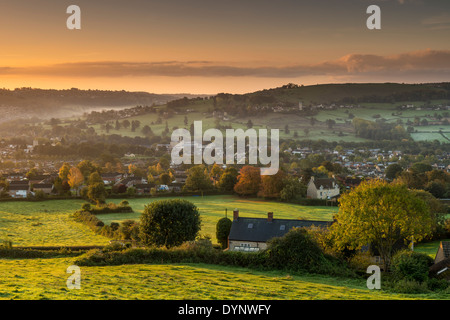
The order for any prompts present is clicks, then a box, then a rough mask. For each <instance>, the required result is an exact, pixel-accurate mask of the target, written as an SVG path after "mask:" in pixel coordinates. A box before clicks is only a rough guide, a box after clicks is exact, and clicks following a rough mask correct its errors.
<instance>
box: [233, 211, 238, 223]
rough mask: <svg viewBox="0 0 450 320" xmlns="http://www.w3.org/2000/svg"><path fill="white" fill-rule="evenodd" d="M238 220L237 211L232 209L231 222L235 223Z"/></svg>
mask: <svg viewBox="0 0 450 320" xmlns="http://www.w3.org/2000/svg"><path fill="white" fill-rule="evenodd" d="M238 219H239V210H238V209H234V211H233V221H237V220H238Z"/></svg>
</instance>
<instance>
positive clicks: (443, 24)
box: [421, 13, 450, 30]
mask: <svg viewBox="0 0 450 320" xmlns="http://www.w3.org/2000/svg"><path fill="white" fill-rule="evenodd" d="M421 23H422V25H424V26H426V27H428V28H429V29H431V30H443V29H450V13H443V14H440V15H436V16H432V17H429V18H426V19H423V20H422V21H421Z"/></svg>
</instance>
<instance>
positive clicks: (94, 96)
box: [0, 88, 199, 120]
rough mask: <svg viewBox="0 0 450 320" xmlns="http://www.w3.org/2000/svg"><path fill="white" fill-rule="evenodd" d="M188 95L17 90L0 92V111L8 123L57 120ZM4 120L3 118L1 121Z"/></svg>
mask: <svg viewBox="0 0 450 320" xmlns="http://www.w3.org/2000/svg"><path fill="white" fill-rule="evenodd" d="M198 96H199V95H190V94H153V93H147V92H128V91H106V90H79V89H76V88H72V89H67V90H52V89H48V90H47V89H33V88H19V89H14V90H8V89H0V110H1V111H2V113H3V114H6V115H7V116H6V118H7V119H8V120H11V119H17V118H21V117H25V118H26V117H28V118H29V117H33V116H36V117H39V118H42V117H44V118H48V117H61V116H64V115H65V116H67V115H68V114H69V115H70V114H81V113H83V112H85V111H90V110H92V109H96V108H108V107H111V108H114V107H134V106H137V105H143V106H146V105H148V106H151V105H153V104H156V105H159V104H166V103H167V102H169V101H172V100H176V99H181V98H183V97H187V98H194V97H198ZM3 120H4V119H3Z"/></svg>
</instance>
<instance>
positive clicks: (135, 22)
mask: <svg viewBox="0 0 450 320" xmlns="http://www.w3.org/2000/svg"><path fill="white" fill-rule="evenodd" d="M70 5H77V6H79V7H80V10H81V29H80V30H69V29H68V28H67V26H66V21H67V19H68V18H69V17H70V14H67V13H66V10H67V7H69V6H70ZM370 5H378V6H379V7H380V9H381V29H380V30H369V29H368V28H367V26H366V21H367V19H368V18H369V17H370V14H368V13H367V12H366V11H367V8H368V7H369V6H370ZM0 30H1V31H0V49H1V50H0V87H4V88H8V89H14V88H17V87H33V88H54V89H67V88H72V87H76V88H80V89H102V90H128V91H146V92H153V93H194V94H215V93H220V92H227V93H246V92H253V91H257V90H262V89H268V88H274V87H279V86H281V85H284V84H287V83H296V84H303V85H312V84H318V83H348V82H355V83H356V82H404V83H419V82H420V83H423V82H440V81H449V80H450V79H449V75H450V41H449V39H450V37H449V36H450V1H448V0H339V1H337V0H307V1H302V0H276V1H275V0H227V1H217V0H164V1H162V0H159V1H154V0H127V1H125V0H90V1H88V0H70V1H66V0H33V1H28V0H0Z"/></svg>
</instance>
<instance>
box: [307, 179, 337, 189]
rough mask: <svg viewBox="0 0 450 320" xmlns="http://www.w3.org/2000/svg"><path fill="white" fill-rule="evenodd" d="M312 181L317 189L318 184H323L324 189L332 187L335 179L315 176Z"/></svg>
mask: <svg viewBox="0 0 450 320" xmlns="http://www.w3.org/2000/svg"><path fill="white" fill-rule="evenodd" d="M312 181H313V183H314V185H315V186H316V188H317V189H319V188H320V186H323V188H324V189H333V188H334V185H336V181H335V180H334V179H331V178H319V179H318V178H315V179H314V180H312ZM333 184H334V185H333Z"/></svg>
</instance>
